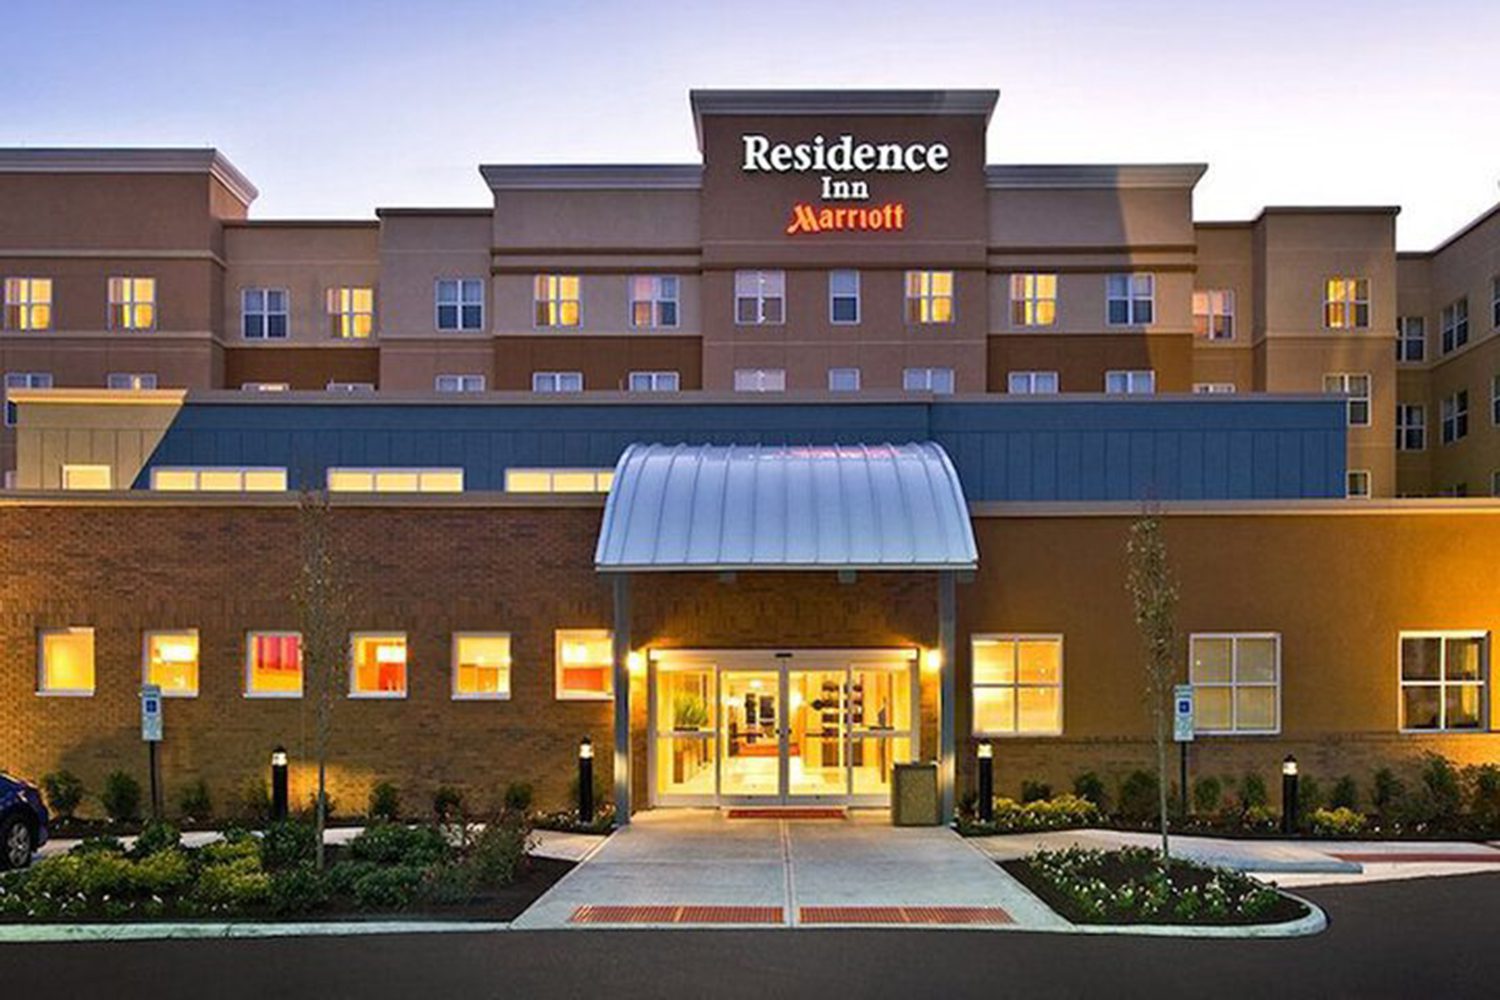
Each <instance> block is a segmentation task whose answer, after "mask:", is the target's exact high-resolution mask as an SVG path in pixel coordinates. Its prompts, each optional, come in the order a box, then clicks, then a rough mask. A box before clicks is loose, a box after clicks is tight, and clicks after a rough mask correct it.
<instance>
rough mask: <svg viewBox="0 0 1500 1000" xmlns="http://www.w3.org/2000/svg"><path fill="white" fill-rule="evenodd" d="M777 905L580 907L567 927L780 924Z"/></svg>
mask: <svg viewBox="0 0 1500 1000" xmlns="http://www.w3.org/2000/svg"><path fill="white" fill-rule="evenodd" d="M784 916H785V915H784V914H783V913H782V910H781V907H779V906H684V905H666V906H662V905H658V906H580V907H578V909H576V910H574V911H573V915H572V916H570V917H569V918H568V923H570V924H780V923H782V922H783V921H784Z"/></svg>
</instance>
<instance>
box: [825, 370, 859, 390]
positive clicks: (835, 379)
mask: <svg viewBox="0 0 1500 1000" xmlns="http://www.w3.org/2000/svg"><path fill="white" fill-rule="evenodd" d="M828 391H829V392H858V391H859V369H858V368H830V369H828Z"/></svg>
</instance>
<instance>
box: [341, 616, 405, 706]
mask: <svg viewBox="0 0 1500 1000" xmlns="http://www.w3.org/2000/svg"><path fill="white" fill-rule="evenodd" d="M349 697H351V698H405V697H406V633H404V632H379V633H376V632H355V633H354V634H353V635H351V636H350V637H349Z"/></svg>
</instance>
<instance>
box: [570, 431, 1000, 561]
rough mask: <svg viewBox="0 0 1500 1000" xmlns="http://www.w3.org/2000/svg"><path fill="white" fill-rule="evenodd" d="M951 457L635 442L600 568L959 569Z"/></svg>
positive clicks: (598, 557)
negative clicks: (949, 458)
mask: <svg viewBox="0 0 1500 1000" xmlns="http://www.w3.org/2000/svg"><path fill="white" fill-rule="evenodd" d="M978 558H979V555H978V550H977V549H976V547H975V545H974V530H973V526H972V525H971V524H970V522H969V509H968V503H967V502H966V501H965V499H964V494H963V489H962V488H961V487H960V486H959V482H958V475H957V473H955V472H954V470H953V463H952V462H950V461H949V460H948V455H947V453H946V452H944V451H943V449H942V448H940V447H939V446H938V445H936V444H933V443H932V442H918V443H912V444H900V445H894V444H879V445H862V444H861V445H836V446H835V445H828V446H823V445H807V446H800V445H790V446H779V447H770V446H764V445H744V446H736V445H729V446H724V445H661V444H633V445H631V446H630V447H629V448H627V449H626V450H625V453H624V454H623V455H621V456H620V461H619V464H618V465H616V467H615V478H614V485H613V488H612V489H611V490H610V492H609V500H608V502H607V503H606V505H605V508H604V524H603V527H602V528H601V530H600V532H599V545H598V548H597V549H596V550H595V554H594V564H595V566H596V567H597V568H598V569H600V570H632V571H649V570H720V571H730V570H756V569H768V570H769V569H798V570H811V569H824V570H826V569H834V570H964V569H973V568H974V567H975V565H976V564H977V563H978Z"/></svg>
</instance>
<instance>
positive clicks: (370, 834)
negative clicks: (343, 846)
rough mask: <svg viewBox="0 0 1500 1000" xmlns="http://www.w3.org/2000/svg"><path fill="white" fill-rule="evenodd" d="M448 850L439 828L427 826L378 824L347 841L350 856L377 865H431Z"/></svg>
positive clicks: (448, 851) (447, 852) (445, 857)
mask: <svg viewBox="0 0 1500 1000" xmlns="http://www.w3.org/2000/svg"><path fill="white" fill-rule="evenodd" d="M452 852H453V849H452V848H451V847H450V846H449V844H448V841H447V839H446V838H445V837H444V836H443V834H442V833H441V831H438V830H434V829H433V828H432V827H430V826H400V825H398V824H394V823H382V824H380V825H378V826H372V827H369V828H368V829H366V830H365V831H364V832H363V833H361V834H360V835H359V836H357V837H355V838H354V839H353V840H351V841H349V856H350V857H351V858H353V859H354V860H356V861H370V862H374V863H375V864H381V865H433V864H437V863H439V862H441V861H446V860H447V859H448V857H449V856H450V855H451V854H452Z"/></svg>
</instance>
